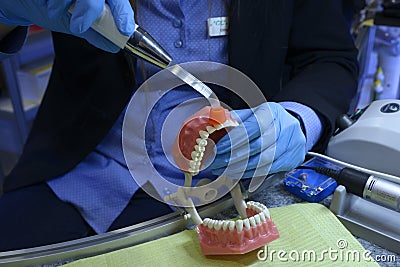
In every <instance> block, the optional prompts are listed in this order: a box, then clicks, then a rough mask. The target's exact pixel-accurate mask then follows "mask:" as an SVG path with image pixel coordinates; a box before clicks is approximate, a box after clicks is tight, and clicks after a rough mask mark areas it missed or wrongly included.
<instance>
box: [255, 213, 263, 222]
mask: <svg viewBox="0 0 400 267" xmlns="http://www.w3.org/2000/svg"><path fill="white" fill-rule="evenodd" d="M254 220H255V221H256V224H260V223H261V219H260V215H258V214H256V215H254Z"/></svg>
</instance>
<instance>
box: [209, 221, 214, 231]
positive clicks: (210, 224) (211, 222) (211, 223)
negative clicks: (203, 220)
mask: <svg viewBox="0 0 400 267" xmlns="http://www.w3.org/2000/svg"><path fill="white" fill-rule="evenodd" d="M213 226H214V220H212V219H211V220H209V221H208V228H210V229H211V228H213Z"/></svg>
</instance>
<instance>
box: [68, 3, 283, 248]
mask: <svg viewBox="0 0 400 267" xmlns="http://www.w3.org/2000/svg"><path fill="white" fill-rule="evenodd" d="M70 11H71V12H72V11H73V8H71V10H70ZM91 27H92V28H93V29H94V30H96V31H97V32H99V33H100V34H102V35H103V36H104V37H106V38H107V39H109V40H110V41H112V42H113V43H114V44H116V45H117V46H118V47H120V48H121V49H124V50H125V51H127V52H128V53H129V54H131V55H134V56H138V57H140V58H142V59H145V60H146V61H148V62H150V63H152V64H154V65H156V66H159V67H161V68H163V69H168V70H169V71H170V72H172V73H173V74H174V75H175V76H177V77H178V78H180V79H181V80H182V81H184V82H185V83H187V84H188V85H190V86H191V87H192V88H193V89H195V90H196V91H198V92H199V93H200V94H202V95H203V96H204V97H205V98H207V99H208V101H209V103H210V106H207V107H205V108H203V109H202V110H200V111H198V112H197V113H195V114H194V115H192V116H191V117H189V118H188V119H187V120H186V121H185V122H184V123H183V125H182V127H181V129H180V131H179V134H178V136H177V137H176V140H175V143H174V145H173V147H172V153H173V155H174V159H175V162H176V164H177V165H178V167H179V168H180V169H181V170H182V171H183V172H184V174H185V182H184V186H181V187H178V191H177V192H176V193H173V194H171V195H168V196H166V197H165V199H164V200H165V201H166V202H167V203H169V204H170V203H175V204H177V206H178V205H179V206H181V207H185V209H186V212H187V213H186V214H185V215H184V218H185V219H191V220H192V221H193V223H194V224H195V225H196V229H197V233H198V237H199V241H200V245H201V249H202V253H203V254H204V255H218V254H244V253H246V252H249V251H251V250H254V249H256V248H259V247H261V246H264V245H265V244H267V243H269V242H271V241H273V240H275V239H277V238H278V237H279V233H278V231H277V228H276V226H275V224H274V223H273V221H272V220H271V216H270V213H269V211H268V209H267V207H266V206H265V205H263V204H261V203H258V202H254V201H249V202H247V203H246V202H245V200H244V197H243V194H242V192H241V189H240V185H239V184H238V183H237V181H236V183H235V182H234V180H232V179H229V178H227V177H219V178H218V179H217V180H216V181H214V188H222V187H226V186H227V185H231V187H230V188H231V190H230V193H231V196H232V199H233V202H234V205H235V208H236V210H237V211H238V213H239V215H240V217H241V218H240V219H237V220H213V219H210V218H205V219H204V220H202V219H201V218H200V216H199V214H198V212H197V210H196V205H195V203H194V200H195V201H196V200H197V201H200V202H202V203H205V202H207V203H210V201H213V200H214V199H215V200H216V196H217V194H218V192H217V191H218V189H205V190H195V189H198V188H193V187H191V186H192V185H191V184H192V177H193V176H195V175H197V174H198V173H199V171H200V170H201V169H202V167H203V166H202V165H203V164H204V160H205V159H206V158H207V157H208V156H210V154H211V152H212V151H213V147H212V143H216V142H218V141H219V140H220V139H221V138H222V137H223V136H224V135H226V134H227V133H228V131H229V130H230V129H232V128H233V127H235V126H237V125H238V123H237V122H236V121H235V120H234V119H233V118H232V117H231V115H230V113H229V111H228V110H226V109H224V108H223V107H221V105H220V102H219V100H218V98H217V96H216V95H215V94H214V92H213V91H212V90H211V89H210V88H209V87H208V86H206V85H205V84H204V83H202V82H201V81H200V80H198V79H197V78H196V77H194V76H193V75H191V74H190V73H189V72H187V71H186V70H184V69H183V68H182V67H180V66H179V65H177V64H175V63H173V62H172V58H171V56H170V55H169V54H168V53H167V52H166V51H165V50H164V49H163V48H162V47H161V46H160V45H159V44H158V43H157V42H156V41H155V40H154V39H153V38H152V37H151V36H150V34H148V33H147V32H146V31H144V30H143V29H142V28H140V27H139V26H137V25H136V27H135V31H134V33H133V34H132V36H124V35H122V34H121V33H120V32H119V31H118V29H117V27H116V26H115V23H114V19H113V17H112V14H111V11H110V9H109V7H108V6H107V5H105V8H104V10H103V13H102V15H101V17H100V18H99V19H98V20H96V21H95V23H94V24H93V25H92V26H91Z"/></svg>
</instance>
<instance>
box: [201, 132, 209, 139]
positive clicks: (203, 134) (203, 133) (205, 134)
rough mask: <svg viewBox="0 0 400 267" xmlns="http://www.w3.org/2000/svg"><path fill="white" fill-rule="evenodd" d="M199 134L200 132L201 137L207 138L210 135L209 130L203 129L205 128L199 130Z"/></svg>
mask: <svg viewBox="0 0 400 267" xmlns="http://www.w3.org/2000/svg"><path fill="white" fill-rule="evenodd" d="M199 134H200V137H201V138H203V139H207V138H208V136H209V135H210V134H209V133H208V132H206V131H203V130H201V131H200V132H199Z"/></svg>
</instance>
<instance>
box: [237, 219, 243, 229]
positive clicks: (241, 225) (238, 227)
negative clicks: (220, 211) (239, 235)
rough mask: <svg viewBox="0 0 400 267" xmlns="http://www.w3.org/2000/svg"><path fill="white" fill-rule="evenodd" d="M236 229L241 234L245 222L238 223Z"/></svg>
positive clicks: (238, 221) (239, 221)
mask: <svg viewBox="0 0 400 267" xmlns="http://www.w3.org/2000/svg"><path fill="white" fill-rule="evenodd" d="M236 229H237V231H238V232H241V231H242V230H243V220H237V221H236Z"/></svg>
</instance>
